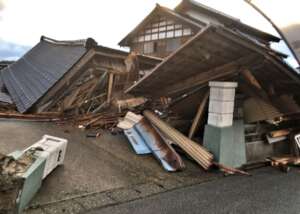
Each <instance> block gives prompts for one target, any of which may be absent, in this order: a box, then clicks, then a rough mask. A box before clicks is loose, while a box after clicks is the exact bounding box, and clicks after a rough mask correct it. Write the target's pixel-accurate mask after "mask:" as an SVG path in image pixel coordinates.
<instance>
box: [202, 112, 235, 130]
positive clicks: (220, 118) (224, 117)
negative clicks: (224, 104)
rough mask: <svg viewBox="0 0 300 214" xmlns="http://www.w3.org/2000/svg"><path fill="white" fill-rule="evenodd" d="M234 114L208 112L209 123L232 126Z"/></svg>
mask: <svg viewBox="0 0 300 214" xmlns="http://www.w3.org/2000/svg"><path fill="white" fill-rule="evenodd" d="M232 122H233V114H216V113H209V114H208V124H209V125H211V126H215V127H220V128H223V127H228V126H232Z"/></svg>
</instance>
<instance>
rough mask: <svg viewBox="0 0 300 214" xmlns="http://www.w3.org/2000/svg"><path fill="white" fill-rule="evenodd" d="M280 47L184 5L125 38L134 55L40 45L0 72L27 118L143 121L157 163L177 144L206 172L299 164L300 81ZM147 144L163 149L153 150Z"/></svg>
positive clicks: (88, 44)
mask: <svg viewBox="0 0 300 214" xmlns="http://www.w3.org/2000/svg"><path fill="white" fill-rule="evenodd" d="M279 41H280V38H278V37H276V36H273V35H271V34H268V33H265V32H262V31H260V30H257V29H255V28H253V27H251V26H248V25H246V24H244V23H242V22H241V21H240V20H238V19H236V18H234V17H231V16H228V15H226V14H223V13H221V12H219V11H216V10H214V9H212V8H209V7H207V6H205V5H202V4H199V3H198V2H195V1H193V0H183V1H182V2H181V3H180V4H179V5H178V6H177V7H176V8H175V9H174V10H171V9H168V8H165V7H162V6H160V5H157V6H156V7H155V9H154V10H153V11H152V12H151V13H150V14H149V15H148V16H147V17H146V18H145V19H144V20H143V21H142V22H141V23H140V24H139V25H138V26H137V27H136V28H135V29H134V30H133V31H132V32H130V33H129V34H128V35H127V36H126V37H125V38H124V39H122V40H121V42H120V43H119V44H120V46H123V47H129V48H130V53H127V52H123V51H120V50H114V49H110V48H106V47H103V46H99V45H97V43H96V42H95V41H94V40H93V39H87V40H79V41H56V40H53V39H50V38H47V37H42V38H41V41H40V42H39V43H38V44H37V45H36V46H35V47H34V48H32V49H31V50H30V51H29V52H28V53H27V54H25V55H24V56H23V57H22V58H20V59H19V60H18V61H17V62H16V63H14V64H12V65H10V66H8V67H7V68H5V69H4V70H3V71H2V73H1V78H2V82H3V87H2V93H6V95H8V94H9V95H10V96H11V99H12V101H13V102H14V103H15V105H16V108H17V110H18V111H19V112H20V113H43V112H58V113H60V115H63V116H65V115H70V116H71V117H72V116H73V117H74V115H76V116H78V115H81V121H80V122H81V124H82V125H80V127H84V128H86V127H97V128H99V126H100V127H101V128H107V127H115V126H116V125H117V123H118V119H119V118H120V117H123V116H124V115H125V114H126V113H127V111H128V109H130V110H132V111H134V112H135V113H137V114H142V112H145V113H144V117H145V118H146V119H145V120H147V121H148V122H149V121H150V123H151V124H150V127H152V128H151V130H152V133H154V134H153V136H152V137H153V138H148V137H147V136H146V137H145V139H144V141H145V145H146V144H147V145H148V146H149V145H151V146H150V147H151V148H152V150H153V151H154V153H155V152H156V153H155V154H156V155H157V156H158V157H160V158H161V157H163V155H161V154H160V153H159V152H158V153H157V151H156V150H155V148H156V146H157V147H159V146H158V145H162V142H166V143H168V142H170V141H171V142H173V144H175V145H177V146H178V145H179V147H181V149H183V150H184V151H185V152H186V153H188V154H189V155H190V156H191V157H192V158H193V159H194V160H196V162H198V163H199V164H200V165H201V166H202V167H203V168H204V169H209V168H210V166H211V165H213V159H214V160H215V161H217V162H219V163H220V164H225V165H228V166H231V167H240V166H241V165H243V164H245V163H246V162H252V161H258V160H264V159H265V158H266V157H269V156H274V155H282V154H291V150H292V153H293V154H296V155H299V151H298V150H299V149H298V148H297V145H296V144H295V140H294V138H293V136H294V135H295V134H297V131H298V129H299V120H298V119H299V117H298V116H299V112H300V107H299V104H300V97H299V93H298V91H299V90H298V89H299V83H300V78H299V75H298V73H297V71H296V70H295V69H293V68H292V67H290V66H289V65H288V64H286V63H285V61H284V59H285V58H286V57H287V56H286V55H285V54H282V53H280V52H278V51H275V50H273V49H271V43H272V42H279ZM272 80H275V81H272ZM228 91H230V93H229V94H230V95H228V94H227V92H228ZM213 94H214V95H213ZM1 97H2V96H0V99H1ZM1 100H4V99H1ZM145 109H146V110H152V111H154V112H156V113H157V114H156V115H154V114H153V112H150V111H144V110H145ZM157 115H159V116H160V118H156V117H157ZM48 116H49V114H48V115H46V116H45V114H44V116H39V117H42V119H44V117H48ZM31 117H34V116H31ZM78 118H80V117H78ZM162 119H163V121H160V120H162ZM166 123H167V124H166ZM107 124H110V125H109V126H107ZM136 124H138V123H134V125H136ZM134 125H131V128H132V127H133V126H134ZM148 126H149V124H148ZM169 126H170V127H169ZM174 128H175V129H174ZM176 129H177V130H176ZM132 130H138V129H132ZM178 130H180V131H181V132H180V133H179V132H178ZM125 131H126V130H125ZM156 132H157V133H156ZM143 134H144V133H143ZM136 136H138V135H136ZM158 136H161V137H158ZM187 136H188V137H187ZM289 137H291V139H292V140H290V138H289ZM146 138H147V139H146ZM139 139H141V136H139ZM149 139H156V140H158V141H157V144H156V146H155V144H153V142H149ZM147 140H148V141H147ZM174 142H175V143H174ZM196 142H197V143H196ZM145 145H144V146H145ZM200 145H203V146H200ZM167 149H170V147H168V148H167ZM150 150H151V149H150ZM163 151H164V150H163ZM163 151H162V154H163V153H164V152H163ZM168 151H169V152H170V150H168ZM208 151H209V152H208ZM173 152H174V151H173V150H172V151H171V152H170V154H173V155H174V153H173ZM173 157H176V158H177V157H178V156H177V155H174V156H173ZM178 162H179V163H181V162H180V161H178V159H177V163H178ZM162 163H163V161H162ZM170 166H174V165H172V164H170ZM167 168H168V167H167ZM170 168H172V167H169V169H170ZM178 168H183V167H182V164H180V165H179V166H178ZM172 169H173V168H172Z"/></svg>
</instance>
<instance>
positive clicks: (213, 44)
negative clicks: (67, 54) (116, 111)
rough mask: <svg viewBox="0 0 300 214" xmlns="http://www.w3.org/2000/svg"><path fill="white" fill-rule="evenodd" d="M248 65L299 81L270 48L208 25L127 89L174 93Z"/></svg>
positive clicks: (150, 93)
mask: <svg viewBox="0 0 300 214" xmlns="http://www.w3.org/2000/svg"><path fill="white" fill-rule="evenodd" d="M257 65H259V66H257ZM252 66H254V67H255V68H256V70H257V73H258V74H261V75H264V76H266V77H267V76H273V77H276V78H278V79H285V80H286V81H290V82H293V83H295V84H298V85H299V84H300V79H299V75H298V74H297V72H296V71H295V70H294V69H293V68H292V67H290V66H288V65H287V64H286V63H285V62H284V61H283V60H282V59H281V58H280V57H279V56H278V55H277V54H276V53H275V52H274V51H272V50H271V49H270V48H268V47H266V46H263V45H259V44H257V43H255V42H253V41H252V40H250V39H248V38H247V37H244V36H243V35H241V34H239V33H237V32H234V31H232V30H229V29H227V28H224V27H221V26H214V25H210V26H207V27H206V28H204V29H203V30H201V31H200V32H199V33H198V34H197V35H195V36H194V37H193V38H192V39H191V40H189V41H188V42H187V43H186V44H184V45H183V46H182V47H181V48H179V49H178V50H177V51H175V52H174V53H173V54H171V55H170V56H168V57H167V58H166V59H165V60H164V61H163V62H161V63H160V64H158V65H157V66H156V67H155V68H154V69H153V70H152V72H151V73H150V74H149V75H147V76H145V77H144V78H142V79H141V80H140V81H138V82H137V83H136V84H134V85H133V86H132V87H130V88H129V89H128V90H127V92H128V93H133V94H141V93H143V94H148V95H151V96H165V95H174V94H175V93H179V92H184V90H188V89H191V88H192V87H196V86H199V85H207V83H208V81H211V80H215V79H220V78H224V77H226V76H230V75H232V74H234V73H236V74H237V73H238V72H239V71H240V70H241V69H242V68H243V67H250V68H251V67H252ZM183 71H184V72H183ZM273 84H277V83H276V82H274V83H273Z"/></svg>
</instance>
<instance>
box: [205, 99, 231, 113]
mask: <svg viewBox="0 0 300 214" xmlns="http://www.w3.org/2000/svg"><path fill="white" fill-rule="evenodd" d="M233 111H234V101H218V100H210V101H209V113H217V114H232V113H233Z"/></svg>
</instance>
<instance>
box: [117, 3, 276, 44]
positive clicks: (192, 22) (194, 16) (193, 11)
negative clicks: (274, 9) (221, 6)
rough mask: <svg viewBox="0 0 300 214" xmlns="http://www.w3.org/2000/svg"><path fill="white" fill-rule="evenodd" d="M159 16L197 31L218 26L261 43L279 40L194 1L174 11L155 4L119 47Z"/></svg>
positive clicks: (128, 41)
mask: <svg viewBox="0 0 300 214" xmlns="http://www.w3.org/2000/svg"><path fill="white" fill-rule="evenodd" d="M159 15H166V16H168V17H170V18H173V19H175V20H177V21H179V22H181V23H183V24H187V25H189V26H190V27H192V28H193V29H197V30H201V29H202V28H203V27H205V26H207V25H209V24H220V25H223V26H226V27H228V28H230V29H234V30H238V31H241V32H243V33H245V34H249V35H251V36H252V37H255V39H258V40H259V41H260V42H263V43H268V42H279V41H280V38H278V37H276V36H274V35H271V34H269V33H266V32H263V31H261V30H258V29H255V28H253V27H251V26H249V25H247V24H245V23H243V22H241V21H240V20H239V19H237V18H234V17H232V16H229V15H227V14H225V13H222V12H220V11H218V10H215V9H213V8H210V7H208V6H206V5H203V4H201V3H199V2H196V1H194V0H183V1H182V2H181V3H180V4H179V5H178V6H177V7H176V8H175V9H174V10H171V9H169V8H166V7H162V6H160V5H159V4H157V5H156V7H155V8H154V10H152V12H151V13H150V14H149V15H148V16H147V17H146V18H145V19H144V20H143V21H142V22H140V23H139V24H138V25H137V26H136V28H135V29H134V30H132V31H131V32H130V33H129V34H128V35H127V36H125V38H123V39H122V40H121V41H120V42H119V45H120V46H130V43H131V40H132V39H133V38H134V36H135V35H136V34H137V33H138V32H139V31H140V30H141V29H142V28H143V27H145V26H146V25H147V24H148V23H149V22H150V20H151V19H152V18H153V17H155V16H159ZM213 20H215V21H213Z"/></svg>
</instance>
